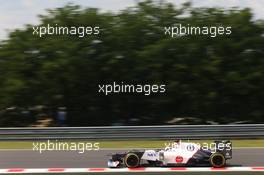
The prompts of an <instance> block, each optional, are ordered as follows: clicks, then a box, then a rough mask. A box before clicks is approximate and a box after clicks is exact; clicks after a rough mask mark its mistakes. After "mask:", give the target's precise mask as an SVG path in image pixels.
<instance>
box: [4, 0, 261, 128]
mask: <svg viewBox="0 0 264 175" xmlns="http://www.w3.org/2000/svg"><path fill="white" fill-rule="evenodd" d="M62 2H63V3H62ZM97 2H98V1H97ZM45 8H48V9H49V10H46V11H45V10H44V9H45ZM263 8H264V7H263V2H262V0H255V1H250V0H248V1H243V2H242V1H241V2H240V1H209V0H208V1H207V0H205V1H203V3H200V4H199V3H198V1H197V0H193V1H184V0H181V1H150V0H146V1H130V0H122V1H118V0H108V1H105V2H104V3H102V2H101V3H99V2H98V3H96V1H95V0H94V1H93V0H88V1H80V0H79V1H64V0H63V1H60V2H59V1H39V2H38V1H20V0H16V1H5V2H3V5H2V4H1V7H0V11H1V13H2V14H1V17H0V23H1V24H0V31H1V32H0V37H1V40H0V126H1V127H11V126H96V125H111V126H114V125H156V124H158V125H161V124H239V123H264V91H263V89H264V20H263V19H264V12H263ZM261 9H262V10H261ZM31 10H32V11H31ZM178 23H181V24H185V25H187V24H190V26H216V24H221V25H223V26H231V27H232V34H231V35H228V36H225V35H222V36H217V37H215V38H211V37H209V36H204V35H201V36H199V35H190V36H184V37H175V38H170V37H168V36H166V35H164V27H165V26H173V25H175V24H178ZM47 24H50V25H54V26H55V24H58V26H60V25H61V26H77V27H78V26H100V29H101V31H100V35H96V36H86V37H83V38H79V37H78V36H77V35H76V36H74V35H53V36H45V37H42V38H40V37H38V36H36V35H32V32H33V30H32V26H35V25H39V26H43V25H47ZM6 29H8V30H6ZM113 82H119V83H121V82H124V84H165V85H166V93H162V94H152V95H150V96H145V95H143V94H128V93H119V94H112V95H107V96H105V95H103V94H100V93H98V84H111V83H113Z"/></svg>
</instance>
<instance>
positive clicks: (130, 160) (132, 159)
mask: <svg viewBox="0 0 264 175" xmlns="http://www.w3.org/2000/svg"><path fill="white" fill-rule="evenodd" d="M124 163H125V165H126V167H128V168H136V167H138V166H139V165H140V159H139V157H138V155H137V154H135V153H127V155H126V156H125V159H124Z"/></svg>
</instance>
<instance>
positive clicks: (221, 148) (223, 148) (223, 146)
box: [214, 140, 232, 159]
mask: <svg viewBox="0 0 264 175" xmlns="http://www.w3.org/2000/svg"><path fill="white" fill-rule="evenodd" d="M214 143H215V144H216V152H220V153H222V154H223V155H224V156H225V158H226V159H231V158H232V143H231V141H230V140H216V141H214Z"/></svg>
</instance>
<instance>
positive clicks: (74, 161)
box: [0, 148, 264, 168]
mask: <svg viewBox="0 0 264 175" xmlns="http://www.w3.org/2000/svg"><path fill="white" fill-rule="evenodd" d="M116 152H124V151H121V150H100V151H86V152H85V153H83V154H80V153H77V152H75V151H46V152H44V153H42V154H40V153H39V152H37V151H32V150H12V151H11V150H0V168H94V167H104V168H105V167H107V160H108V158H109V156H107V155H109V154H111V153H116ZM227 163H228V166H263V165H264V148H243V149H234V150H233V159H231V160H229V161H228V162H227Z"/></svg>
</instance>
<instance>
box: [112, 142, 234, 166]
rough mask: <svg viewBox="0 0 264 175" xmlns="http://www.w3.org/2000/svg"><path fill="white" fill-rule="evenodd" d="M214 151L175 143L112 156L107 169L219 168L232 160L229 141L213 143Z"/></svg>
mask: <svg viewBox="0 0 264 175" xmlns="http://www.w3.org/2000/svg"><path fill="white" fill-rule="evenodd" d="M214 145H215V148H214V149H204V147H203V146H201V145H200V144H197V143H191V142H182V141H175V142H174V144H172V145H170V146H167V147H165V149H150V150H142V151H140V150H131V151H128V152H125V153H116V154H112V155H111V158H110V159H109V161H108V167H110V168H118V167H128V168H136V167H140V166H142V165H147V166H159V167H161V166H199V165H200V166H212V167H214V168H221V167H224V166H225V165H226V160H227V159H231V158H232V144H231V142H230V141H214Z"/></svg>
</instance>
